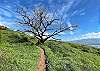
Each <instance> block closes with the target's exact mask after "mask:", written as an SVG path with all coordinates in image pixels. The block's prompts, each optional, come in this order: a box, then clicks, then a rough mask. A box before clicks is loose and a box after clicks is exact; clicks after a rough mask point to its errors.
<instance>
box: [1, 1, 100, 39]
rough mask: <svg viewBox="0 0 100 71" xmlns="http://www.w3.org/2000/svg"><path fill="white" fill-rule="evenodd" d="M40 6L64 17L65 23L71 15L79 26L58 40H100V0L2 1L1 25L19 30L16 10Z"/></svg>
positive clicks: (73, 22)
mask: <svg viewBox="0 0 100 71" xmlns="http://www.w3.org/2000/svg"><path fill="white" fill-rule="evenodd" d="M39 5H42V6H44V7H46V8H48V10H50V11H52V12H56V13H57V14H58V15H59V16H63V18H64V21H68V18H67V16H68V15H71V16H70V20H69V22H70V23H71V24H77V25H78V28H77V30H76V31H74V32H63V33H61V35H62V36H58V38H61V39H62V40H64V41H67V40H68V41H69V40H77V39H87V38H100V0H0V24H2V25H6V26H8V27H10V28H12V29H18V25H16V24H15V23H14V20H15V18H16V13H15V10H16V8H17V7H18V6H23V7H27V8H30V9H32V8H35V7H36V6H39ZM24 28H25V27H24ZM20 29H23V28H22V27H20Z"/></svg>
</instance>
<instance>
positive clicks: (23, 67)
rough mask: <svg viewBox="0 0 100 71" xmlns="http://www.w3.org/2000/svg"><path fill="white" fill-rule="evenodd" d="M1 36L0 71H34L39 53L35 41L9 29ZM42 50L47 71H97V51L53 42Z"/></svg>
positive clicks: (99, 66)
mask: <svg viewBox="0 0 100 71" xmlns="http://www.w3.org/2000/svg"><path fill="white" fill-rule="evenodd" d="M0 33H1V34H0V71H35V68H36V66H37V62H38V59H39V53H40V52H39V49H40V48H38V47H37V46H35V43H36V42H37V40H36V39H35V38H34V37H30V36H28V35H25V34H24V33H21V32H16V31H11V30H9V29H7V30H0ZM41 46H42V47H43V48H44V49H45V52H46V57H47V63H48V67H47V70H48V71H100V49H96V48H91V47H89V46H85V45H79V44H72V43H66V42H60V41H53V40H52V41H47V42H45V44H44V45H41Z"/></svg>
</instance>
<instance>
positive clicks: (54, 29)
mask: <svg viewBox="0 0 100 71" xmlns="http://www.w3.org/2000/svg"><path fill="white" fill-rule="evenodd" d="M17 13H18V14H19V15H20V17H19V19H18V20H17V23H19V24H23V25H25V26H29V27H30V28H29V29H28V30H25V32H30V33H32V34H34V36H35V37H36V38H37V39H38V42H37V43H36V44H37V45H39V44H43V43H44V42H45V41H46V40H48V39H49V38H54V36H55V35H59V34H60V33H61V32H65V31H66V30H67V31H73V30H75V28H76V27H77V26H76V25H71V26H68V25H67V24H65V23H62V22H61V21H59V20H60V19H59V18H56V17H55V15H54V14H53V15H50V13H49V12H47V9H44V8H37V9H35V10H33V11H31V12H29V11H27V10H25V9H24V8H20V9H18V11H17Z"/></svg>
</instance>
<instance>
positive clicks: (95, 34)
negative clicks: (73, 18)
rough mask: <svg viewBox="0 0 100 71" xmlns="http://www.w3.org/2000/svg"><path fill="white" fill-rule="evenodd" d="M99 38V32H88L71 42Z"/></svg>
mask: <svg viewBox="0 0 100 71" xmlns="http://www.w3.org/2000/svg"><path fill="white" fill-rule="evenodd" d="M93 38H100V32H90V33H87V34H84V35H81V36H78V37H76V38H74V39H73V40H81V39H93Z"/></svg>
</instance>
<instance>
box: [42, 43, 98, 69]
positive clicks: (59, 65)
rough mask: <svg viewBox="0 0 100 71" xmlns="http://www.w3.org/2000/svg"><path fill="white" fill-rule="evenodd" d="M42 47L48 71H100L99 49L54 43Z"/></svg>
mask: <svg viewBox="0 0 100 71" xmlns="http://www.w3.org/2000/svg"><path fill="white" fill-rule="evenodd" d="M43 47H44V48H45V50H46V55H47V60H48V71H100V49H96V48H91V47H88V46H84V45H78V44H71V43H64V42H56V41H49V42H47V43H46V44H45V45H44V46H43ZM48 47H49V48H48Z"/></svg>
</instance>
